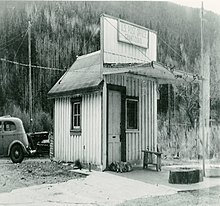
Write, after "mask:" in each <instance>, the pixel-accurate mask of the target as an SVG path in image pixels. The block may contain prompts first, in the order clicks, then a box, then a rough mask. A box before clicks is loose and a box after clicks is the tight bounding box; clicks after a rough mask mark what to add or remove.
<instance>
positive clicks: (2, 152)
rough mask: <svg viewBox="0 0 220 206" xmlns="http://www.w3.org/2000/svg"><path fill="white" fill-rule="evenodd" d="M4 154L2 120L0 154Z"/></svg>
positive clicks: (0, 125) (0, 123)
mask: <svg viewBox="0 0 220 206" xmlns="http://www.w3.org/2000/svg"><path fill="white" fill-rule="evenodd" d="M3 154H4V150H3V134H2V122H1V121H0V156H2V155H3Z"/></svg>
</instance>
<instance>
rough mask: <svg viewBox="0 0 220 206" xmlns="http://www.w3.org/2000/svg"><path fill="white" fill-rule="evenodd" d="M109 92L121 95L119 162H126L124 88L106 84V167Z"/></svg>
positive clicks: (107, 163)
mask: <svg viewBox="0 0 220 206" xmlns="http://www.w3.org/2000/svg"><path fill="white" fill-rule="evenodd" d="M109 90H113V91H118V92H120V93H121V128H120V133H121V134H120V139H121V161H123V162H126V133H125V102H126V87H124V86H119V85H114V84H107V117H106V118H107V119H106V124H107V127H106V128H107V129H106V155H107V158H106V165H107V166H108V165H109V162H108V127H109V121H108V117H109V114H108V112H109V111H108V109H109Z"/></svg>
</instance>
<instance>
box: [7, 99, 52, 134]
mask: <svg viewBox="0 0 220 206" xmlns="http://www.w3.org/2000/svg"><path fill="white" fill-rule="evenodd" d="M4 115H11V116H13V117H18V118H19V119H21V120H22V122H23V125H24V129H25V131H26V132H29V131H30V117H29V113H28V112H26V111H22V110H21V108H20V107H19V106H16V105H14V104H12V103H11V104H8V106H7V108H6V114H4ZM52 129H53V121H52V119H51V117H50V115H49V114H48V113H46V112H44V111H42V110H39V111H36V112H35V114H33V132H37V131H48V132H51V131H52Z"/></svg>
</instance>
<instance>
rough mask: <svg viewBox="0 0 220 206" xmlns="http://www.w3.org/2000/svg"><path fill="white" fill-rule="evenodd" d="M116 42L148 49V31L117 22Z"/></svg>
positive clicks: (123, 22)
mask: <svg viewBox="0 0 220 206" xmlns="http://www.w3.org/2000/svg"><path fill="white" fill-rule="evenodd" d="M118 41H121V42H125V43H128V44H132V45H136V46H139V47H143V48H146V49H147V48H148V42H149V30H147V29H145V28H143V27H139V26H137V25H134V24H131V23H127V22H125V21H123V20H118Z"/></svg>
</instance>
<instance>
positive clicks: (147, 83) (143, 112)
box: [106, 74, 157, 161]
mask: <svg viewBox="0 0 220 206" xmlns="http://www.w3.org/2000/svg"><path fill="white" fill-rule="evenodd" d="M106 81H107V83H109V84H115V85H120V86H126V95H127V96H134V97H138V98H139V124H138V125H139V129H138V131H137V130H136V131H135V130H126V159H127V161H138V160H141V159H142V152H141V150H142V149H147V148H149V149H150V150H156V144H157V136H156V131H157V99H156V98H157V96H156V87H157V84H156V81H155V80H153V79H152V80H151V79H147V78H144V77H138V76H135V75H127V76H126V75H122V74H117V75H114V74H111V75H108V76H107V77H106Z"/></svg>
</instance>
